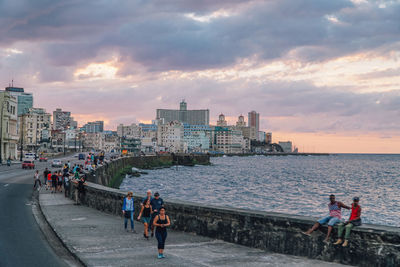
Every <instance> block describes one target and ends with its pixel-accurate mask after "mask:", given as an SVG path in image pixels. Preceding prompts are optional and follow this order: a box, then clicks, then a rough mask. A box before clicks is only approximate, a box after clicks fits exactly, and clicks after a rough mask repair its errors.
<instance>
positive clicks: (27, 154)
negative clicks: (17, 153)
mask: <svg viewBox="0 0 400 267" xmlns="http://www.w3.org/2000/svg"><path fill="white" fill-rule="evenodd" d="M24 158H26V159H34V158H36V154H35V153H26V154H25V155H24Z"/></svg>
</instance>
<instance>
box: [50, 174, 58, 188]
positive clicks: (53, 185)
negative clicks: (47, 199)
mask: <svg viewBox="0 0 400 267" xmlns="http://www.w3.org/2000/svg"><path fill="white" fill-rule="evenodd" d="M57 184H58V175H57V171H54V172H53V175H52V176H51V193H56V190H57Z"/></svg>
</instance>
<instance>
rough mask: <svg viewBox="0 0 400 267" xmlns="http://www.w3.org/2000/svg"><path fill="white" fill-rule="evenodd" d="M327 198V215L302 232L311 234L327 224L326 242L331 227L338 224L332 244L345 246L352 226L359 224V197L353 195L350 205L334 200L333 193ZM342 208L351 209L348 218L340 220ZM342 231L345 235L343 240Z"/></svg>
mask: <svg viewBox="0 0 400 267" xmlns="http://www.w3.org/2000/svg"><path fill="white" fill-rule="evenodd" d="M329 200H330V202H329V204H328V209H329V215H328V216H326V217H324V218H322V219H320V220H318V221H317V222H316V223H315V224H314V226H313V227H312V228H310V229H309V230H308V231H306V232H304V234H306V235H311V233H312V232H314V231H315V230H317V229H318V228H319V227H320V226H321V225H324V224H328V232H327V234H326V237H325V239H324V242H326V243H328V242H329V237H330V235H331V233H332V230H333V227H334V226H335V225H336V224H338V240H337V241H336V242H335V243H334V245H340V244H342V243H343V244H342V246H343V247H347V246H348V244H349V239H350V233H351V230H352V229H353V227H355V226H360V225H361V206H360V204H359V202H360V198H359V197H354V198H353V203H352V204H351V207H349V206H347V205H345V204H343V203H342V202H340V201H336V197H335V195H333V194H332V195H330V196H329ZM342 208H344V209H348V210H350V209H351V213H350V218H349V220H347V221H343V220H342ZM344 231H345V235H344V242H343V232H344Z"/></svg>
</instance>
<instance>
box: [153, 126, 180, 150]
mask: <svg viewBox="0 0 400 267" xmlns="http://www.w3.org/2000/svg"><path fill="white" fill-rule="evenodd" d="M157 145H158V146H159V147H163V148H165V151H168V152H172V153H177V152H185V151H187V146H186V145H185V140H184V126H183V123H181V122H179V121H171V122H168V123H165V124H161V125H158V130H157Z"/></svg>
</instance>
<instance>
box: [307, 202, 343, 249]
mask: <svg viewBox="0 0 400 267" xmlns="http://www.w3.org/2000/svg"><path fill="white" fill-rule="evenodd" d="M329 200H330V203H329V204H328V209H329V215H328V216H326V217H324V218H322V219H320V220H318V221H317V222H316V223H315V224H314V226H313V227H312V228H310V229H309V230H308V231H307V232H305V233H304V234H306V235H310V234H311V233H312V232H314V231H315V230H317V229H318V228H319V227H320V226H321V225H323V224H328V233H327V234H326V238H325V240H324V242H328V241H329V236H330V235H331V232H332V229H333V226H335V225H336V224H337V223H339V222H340V220H341V219H342V208H345V209H348V210H349V209H350V207H348V206H346V205H345V204H343V203H342V202H340V201H336V200H335V195H330V196H329Z"/></svg>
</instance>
